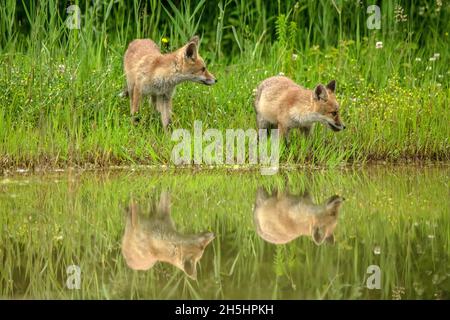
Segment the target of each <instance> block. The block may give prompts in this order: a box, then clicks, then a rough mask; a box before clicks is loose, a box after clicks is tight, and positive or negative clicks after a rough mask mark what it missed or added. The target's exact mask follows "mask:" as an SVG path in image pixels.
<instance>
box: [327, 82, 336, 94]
mask: <svg viewBox="0 0 450 320" xmlns="http://www.w3.org/2000/svg"><path fill="white" fill-rule="evenodd" d="M327 89H328V90H330V91H331V92H334V91H335V90H336V80H331V81H330V82H329V83H328V84H327Z"/></svg>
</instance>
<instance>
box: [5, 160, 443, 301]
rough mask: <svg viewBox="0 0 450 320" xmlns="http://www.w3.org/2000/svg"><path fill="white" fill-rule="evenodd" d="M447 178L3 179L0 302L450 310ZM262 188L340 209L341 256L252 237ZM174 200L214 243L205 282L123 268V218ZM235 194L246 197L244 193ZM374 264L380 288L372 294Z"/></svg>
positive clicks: (161, 268)
mask: <svg viewBox="0 0 450 320" xmlns="http://www.w3.org/2000/svg"><path fill="white" fill-rule="evenodd" d="M448 181H449V170H448V168H446V167H444V168H428V169H426V168H425V169H424V168H414V167H409V168H396V170H392V169H391V168H384V167H378V168H372V169H371V170H368V171H367V170H329V171H321V170H315V171H305V172H302V173H293V174H287V173H286V174H283V175H278V176H275V177H261V176H260V175H255V174H245V175H230V174H227V175H225V174H224V175H222V174H220V175H219V174H217V173H214V174H210V173H201V174H197V175H185V174H161V173H157V172H155V173H151V172H143V173H139V172H119V173H117V172H116V173H114V172H104V173H103V174H98V173H97V174H92V173H83V174H81V173H79V172H69V173H64V174H50V175H44V176H38V175H34V176H26V175H25V176H23V177H8V178H6V179H2V180H1V181H0V197H1V199H0V200H1V202H2V206H1V208H0V211H1V212H0V225H1V226H3V229H2V232H1V234H0V240H1V241H0V243H1V245H0V262H1V265H2V272H1V273H0V297H3V298H11V297H14V298H44V299H49V298H57V299H59V298H76V299H97V298H99V299H114V298H116V299H117V298H119V299H130V298H131V299H170V298H172V299H174V298H176V299H178V298H192V299H218V298H222V299H239V298H241V299H242V298H244V299H246V298H251V299H271V298H274V299H275V298H277V299H281V298H284V299H301V298H306V299H343V298H345V299H448V298H449V294H450V277H449V275H450V269H449V266H450V264H449V258H450V256H449V252H450V251H449V248H450V237H449V235H450V221H449V215H448V208H449V206H450V203H449V198H448V187H449V185H448ZM258 187H264V188H266V189H267V190H276V189H278V190H286V189H287V188H288V189H289V192H290V193H292V194H294V195H300V194H303V193H304V192H305V191H309V193H310V194H311V196H312V198H313V200H314V201H315V202H317V203H321V202H323V201H325V200H326V199H328V198H329V197H330V196H332V195H334V194H339V195H342V196H344V197H345V198H346V200H345V201H344V204H343V205H342V208H341V211H340V214H339V217H338V223H337V227H336V229H335V239H336V242H335V244H334V245H330V244H323V245H320V246H317V245H315V244H314V242H313V241H312V239H311V237H309V236H301V237H300V238H297V239H295V240H293V241H292V242H290V243H288V244H284V245H274V244H271V243H268V242H266V241H264V240H263V239H262V238H260V237H259V235H258V234H257V232H256V231H255V224H254V221H253V206H254V203H255V194H256V190H257V188H258ZM162 190H169V191H170V193H171V195H172V217H173V220H174V222H175V224H176V226H177V229H178V231H180V232H182V233H191V232H202V231H212V232H214V233H215V234H216V239H215V240H214V241H213V242H212V243H211V244H210V245H209V246H208V247H207V248H206V250H205V253H204V255H203V257H202V259H201V260H200V262H199V266H198V280H197V281H194V280H191V279H189V278H188V277H187V276H186V275H185V274H184V273H183V272H182V271H180V270H179V269H177V268H175V267H174V266H171V265H169V264H166V263H162V262H158V263H157V264H156V265H155V266H154V267H153V268H151V269H150V270H148V271H145V272H144V271H133V270H131V269H129V268H128V266H127V265H126V263H125V259H124V257H123V256H122V253H121V239H122V236H123V233H124V227H125V208H126V206H127V204H128V202H129V200H130V198H132V197H133V198H134V199H135V200H136V201H137V202H138V203H139V204H140V205H141V207H143V208H147V207H150V206H151V205H152V203H155V202H156V201H158V199H159V195H160V193H161V191H162ZM237 190H238V191H237ZM72 264H75V265H78V266H80V268H81V271H82V273H81V279H82V281H81V289H80V290H69V289H68V288H67V287H66V280H67V277H68V274H67V273H66V269H67V267H68V266H69V265H72ZM370 265H377V266H379V267H380V269H381V272H382V273H381V289H375V290H369V289H368V288H367V286H366V281H367V278H368V277H369V275H370V273H368V271H367V268H368V267H369V266H370Z"/></svg>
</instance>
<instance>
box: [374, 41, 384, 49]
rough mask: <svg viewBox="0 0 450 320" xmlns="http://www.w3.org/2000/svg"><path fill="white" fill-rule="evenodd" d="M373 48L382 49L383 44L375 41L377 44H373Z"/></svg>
mask: <svg viewBox="0 0 450 320" xmlns="http://www.w3.org/2000/svg"><path fill="white" fill-rule="evenodd" d="M375 48H377V49H382V48H383V42H381V41H377V43H375Z"/></svg>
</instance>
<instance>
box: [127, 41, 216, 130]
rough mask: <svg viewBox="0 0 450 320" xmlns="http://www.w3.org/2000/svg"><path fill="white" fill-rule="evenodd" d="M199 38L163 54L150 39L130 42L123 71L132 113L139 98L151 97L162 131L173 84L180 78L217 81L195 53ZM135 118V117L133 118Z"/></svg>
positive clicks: (170, 105) (179, 81)
mask: <svg viewBox="0 0 450 320" xmlns="http://www.w3.org/2000/svg"><path fill="white" fill-rule="evenodd" d="M198 45H199V38H198V36H194V37H193V38H192V39H191V40H189V42H188V43H187V44H186V45H184V46H183V47H181V48H179V49H178V50H176V51H174V52H171V53H167V54H162V53H161V51H160V49H159V48H158V46H157V45H156V44H155V43H154V42H153V41H152V40H150V39H137V40H134V41H132V42H131V43H130V44H129V46H128V49H127V51H126V52H125V57H124V71H125V76H126V78H127V90H128V95H129V96H130V106H131V115H132V116H133V115H135V114H136V113H137V112H138V111H139V103H140V99H141V97H143V96H148V95H149V96H150V97H151V103H152V104H153V105H155V106H156V109H157V110H158V111H159V112H160V113H161V121H162V124H163V126H164V130H166V129H167V125H168V124H169V123H170V118H171V113H172V95H173V93H174V90H175V86H176V85H177V84H179V83H181V82H183V81H194V82H199V83H203V84H206V85H213V84H214V83H216V82H217V80H216V79H215V78H214V76H213V75H212V74H211V73H209V72H208V70H206V65H205V62H204V61H203V59H202V57H200V55H199V54H198ZM133 120H134V121H135V119H134V118H133Z"/></svg>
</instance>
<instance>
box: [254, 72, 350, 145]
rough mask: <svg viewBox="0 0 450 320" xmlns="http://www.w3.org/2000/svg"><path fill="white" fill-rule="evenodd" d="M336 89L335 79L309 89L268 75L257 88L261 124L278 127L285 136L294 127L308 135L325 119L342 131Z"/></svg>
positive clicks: (261, 127) (256, 98) (327, 122)
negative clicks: (316, 124)
mask: <svg viewBox="0 0 450 320" xmlns="http://www.w3.org/2000/svg"><path fill="white" fill-rule="evenodd" d="M335 90H336V81H335V80H332V81H330V82H329V83H328V84H327V85H323V84H319V85H317V86H316V87H315V88H314V90H309V89H306V88H303V87H301V86H299V85H298V84H296V83H295V82H294V81H292V80H291V79H289V78H287V77H284V76H275V77H271V78H268V79H266V80H264V81H263V82H261V84H260V85H259V86H258V88H257V89H256V97H255V110H256V121H257V125H258V128H259V129H269V128H270V127H273V126H275V127H278V129H279V134H280V135H281V136H285V137H286V139H288V138H289V130H290V129H292V128H300V130H301V131H302V132H303V133H305V134H307V135H309V133H310V132H311V129H312V128H313V126H314V124H315V123H322V124H324V125H326V126H327V127H329V128H330V129H332V130H333V131H341V130H343V129H345V125H344V123H343V122H342V120H341V118H340V115H339V108H340V106H339V103H338V102H337V100H336V95H335Z"/></svg>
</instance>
